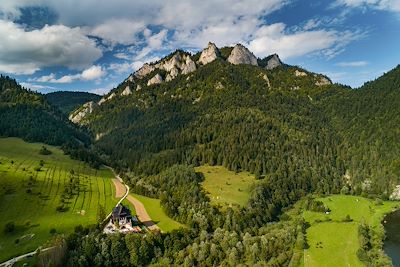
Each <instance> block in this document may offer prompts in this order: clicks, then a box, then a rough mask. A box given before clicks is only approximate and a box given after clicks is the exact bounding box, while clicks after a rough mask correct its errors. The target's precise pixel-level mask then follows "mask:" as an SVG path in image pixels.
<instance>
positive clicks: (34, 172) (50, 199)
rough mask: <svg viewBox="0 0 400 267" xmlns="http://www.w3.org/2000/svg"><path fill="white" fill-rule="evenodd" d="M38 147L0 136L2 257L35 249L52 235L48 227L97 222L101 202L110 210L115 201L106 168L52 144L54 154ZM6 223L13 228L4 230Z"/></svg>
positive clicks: (60, 230) (62, 230) (58, 229)
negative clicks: (41, 153)
mask: <svg viewBox="0 0 400 267" xmlns="http://www.w3.org/2000/svg"><path fill="white" fill-rule="evenodd" d="M41 147H42V144H31V143H26V142H24V141H22V140H21V139H18V138H0V162H1V164H0V218H1V219H0V262H2V261H4V260H6V259H8V258H11V257H13V256H16V255H20V254H23V253H26V252H30V251H33V250H35V249H36V248H37V247H38V246H40V245H42V244H43V243H45V242H46V241H47V240H49V239H51V238H52V234H51V233H50V230H51V229H55V231H56V232H57V233H61V234H62V233H69V232H71V231H73V230H74V227H75V226H77V225H80V224H81V225H89V224H94V223H96V221H97V212H98V208H99V205H102V206H104V208H105V211H106V213H108V212H109V211H110V210H111V208H112V207H113V206H114V205H115V204H116V202H117V200H116V199H115V198H114V195H115V188H114V185H113V183H112V182H111V179H110V178H112V177H113V174H112V172H111V171H110V170H108V169H100V170H95V169H92V168H90V167H89V166H88V165H87V164H85V163H83V162H80V161H76V160H72V159H70V158H69V157H68V156H66V155H64V154H63V152H62V151H61V150H60V149H58V148H56V147H52V146H46V147H47V148H48V149H49V150H50V151H51V152H52V154H50V155H40V154H39V150H40V149H41ZM40 161H42V164H41V163H40ZM41 165H42V166H41ZM39 168H40V170H39ZM57 209H58V210H57ZM9 222H13V223H14V224H15V230H14V231H13V232H11V233H6V232H5V231H4V229H5V225H6V224H7V223H9ZM53 231H54V230H53Z"/></svg>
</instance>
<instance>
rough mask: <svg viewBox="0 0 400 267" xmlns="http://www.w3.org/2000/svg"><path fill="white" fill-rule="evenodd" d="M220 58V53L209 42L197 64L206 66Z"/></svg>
mask: <svg viewBox="0 0 400 267" xmlns="http://www.w3.org/2000/svg"><path fill="white" fill-rule="evenodd" d="M218 57H220V52H219V50H218V48H217V46H216V45H215V44H214V43H211V42H209V43H208V45H207V48H205V49H204V50H203V51H202V52H201V55H200V58H199V63H201V64H203V65H206V64H208V63H210V62H212V61H214V60H216V59H217V58H218Z"/></svg>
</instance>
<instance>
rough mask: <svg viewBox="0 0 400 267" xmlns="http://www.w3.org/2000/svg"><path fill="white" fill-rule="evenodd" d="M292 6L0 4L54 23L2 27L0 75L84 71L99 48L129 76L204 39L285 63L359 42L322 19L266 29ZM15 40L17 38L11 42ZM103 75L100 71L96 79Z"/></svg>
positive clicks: (190, 0)
mask: <svg viewBox="0 0 400 267" xmlns="http://www.w3.org/2000/svg"><path fill="white" fill-rule="evenodd" d="M291 1H292V0H264V1H259V0H218V1H198V0H186V1H182V0H170V1H168V2H165V1H161V0H147V1H139V0H116V1H106V0H85V1H81V0H69V1H53V0H20V1H15V0H1V4H0V14H3V19H10V18H17V17H18V16H20V10H19V8H20V7H23V6H35V5H40V6H46V7H48V8H49V9H50V10H52V11H54V12H55V13H56V14H57V18H58V23H59V25H52V26H45V27H44V28H42V29H39V30H35V31H27V30H26V29H24V28H23V27H22V26H20V25H17V24H15V23H13V22H7V21H6V20H3V21H1V23H0V34H1V36H4V37H3V39H5V42H3V40H2V42H1V43H0V71H5V72H13V73H18V74H31V73H34V72H35V71H37V70H39V69H41V68H43V67H47V66H66V67H68V68H80V69H83V68H87V67H89V66H91V65H93V64H98V63H94V62H95V61H96V60H97V59H99V58H100V57H101V56H102V50H103V51H104V53H105V54H106V53H108V52H109V51H113V48H117V49H118V52H117V53H115V51H114V53H113V56H114V57H115V58H118V59H119V60H118V63H113V62H108V63H106V64H104V65H105V68H106V69H107V70H111V71H113V72H115V73H125V72H131V71H134V70H135V69H137V68H138V65H139V64H141V63H143V62H147V61H148V60H149V59H150V58H152V57H154V56H155V55H159V53H160V51H161V52H164V51H166V52H169V51H170V50H173V49H176V48H184V49H190V50H195V49H201V48H203V47H205V46H206V45H207V42H208V41H213V42H215V43H216V44H217V46H220V47H221V46H225V45H233V44H235V43H243V44H246V45H248V46H249V48H250V50H252V51H253V52H254V53H255V54H256V55H257V56H259V57H264V56H267V55H269V54H272V53H278V54H280V56H281V57H282V58H283V59H287V58H290V57H298V56H303V55H307V54H314V53H318V54H320V55H323V56H324V57H327V58H332V57H334V56H336V55H337V54H339V53H341V52H342V51H344V49H345V46H346V45H347V44H349V43H350V42H352V41H354V40H358V39H360V38H362V37H363V36H365V35H364V33H361V32H357V31H352V30H343V31H341V30H337V29H336V30H335V29H333V27H329V28H328V27H326V24H327V23H326V22H327V21H326V20H321V19H312V20H309V21H307V22H306V23H305V24H304V25H303V26H299V27H297V28H294V27H292V28H290V29H288V28H287V26H286V25H285V24H284V23H274V24H268V21H266V19H265V18H266V16H267V15H269V14H271V13H272V12H274V11H276V10H279V9H281V8H282V7H284V6H285V5H287V4H288V3H290V2H291ZM336 1H337V2H338V4H340V5H346V6H358V5H366V4H371V5H374V6H376V7H377V8H380V9H388V8H391V9H392V10H393V9H396V7H397V4H396V3H397V2H398V0H397V1H390V0H336ZM1 16H2V15H0V18H1ZM336 20H337V18H336ZM336 20H334V19H332V20H330V21H329V24H330V25H333V24H335V23H336ZM2 24H4V25H3V26H2ZM83 25H84V26H83ZM2 29H3V30H2ZM15 35H17V38H14V37H13V36H15ZM31 36H36V37H35V38H33V37H31ZM88 36H91V37H96V38H99V39H100V40H101V41H102V42H98V43H97V44H96V42H95V41H94V38H89V37H88ZM16 40H17V41H16ZM100 47H102V48H100ZM127 47H129V48H127ZM106 51H107V52H106ZM155 52H158V53H155ZM115 58H114V60H115ZM105 60H108V58H106V57H105ZM125 60H126V62H125ZM121 61H122V63H120V62H121ZM132 62H134V63H132ZM106 65H108V66H106ZM96 71H98V72H96ZM102 72H104V69H102V68H100V69H97V70H91V72H88V73H84V72H82V73H78V74H74V75H65V76H63V77H60V78H57V77H55V76H54V77H50V76H51V74H50V75H47V76H43V77H40V78H39V79H42V80H41V81H42V82H53V83H70V82H73V81H77V80H98V79H99V78H94V79H92V78H85V77H92V75H93V76H96V75H100V74H99V73H102ZM102 75H104V73H103V74H101V75H100V77H102ZM38 81H39V80H38Z"/></svg>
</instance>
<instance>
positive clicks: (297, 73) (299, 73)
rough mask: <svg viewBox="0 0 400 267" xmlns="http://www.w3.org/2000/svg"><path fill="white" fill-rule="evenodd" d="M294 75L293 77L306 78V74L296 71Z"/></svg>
mask: <svg viewBox="0 0 400 267" xmlns="http://www.w3.org/2000/svg"><path fill="white" fill-rule="evenodd" d="M294 75H295V76H296V77H305V76H307V73H306V72H304V71H299V70H296V71H295V72H294Z"/></svg>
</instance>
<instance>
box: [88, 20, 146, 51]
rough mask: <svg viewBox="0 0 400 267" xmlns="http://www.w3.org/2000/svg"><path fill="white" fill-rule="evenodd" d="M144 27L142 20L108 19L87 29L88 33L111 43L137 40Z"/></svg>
mask: <svg viewBox="0 0 400 267" xmlns="http://www.w3.org/2000/svg"><path fill="white" fill-rule="evenodd" d="M144 29H145V24H144V23H143V22H137V21H134V20H129V19H110V20H108V21H105V22H104V23H101V24H100V25H97V26H95V27H94V28H93V29H90V30H89V32H88V33H89V34H90V35H94V36H97V37H100V38H102V39H103V41H105V42H108V43H109V44H111V45H116V44H124V45H128V44H132V43H134V42H136V41H137V40H138V34H139V33H140V32H142V31H143V30H144Z"/></svg>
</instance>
